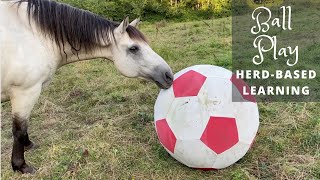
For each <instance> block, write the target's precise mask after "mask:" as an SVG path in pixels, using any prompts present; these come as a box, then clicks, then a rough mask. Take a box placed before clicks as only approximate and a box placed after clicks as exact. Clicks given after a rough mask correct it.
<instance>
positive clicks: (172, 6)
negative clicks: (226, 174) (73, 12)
mask: <svg viewBox="0 0 320 180" xmlns="http://www.w3.org/2000/svg"><path fill="white" fill-rule="evenodd" d="M59 1H61V2H65V3H68V4H71V5H73V6H76V7H79V8H81V9H86V10H89V11H91V12H94V13H97V14H100V15H102V16H104V17H106V18H108V19H112V20H115V21H120V20H122V19H123V18H124V17H125V16H130V17H141V18H142V19H144V20H146V21H151V22H153V21H159V20H162V19H166V20H173V21H188V20H198V19H208V18H212V17H226V16H230V15H231V0H59Z"/></svg>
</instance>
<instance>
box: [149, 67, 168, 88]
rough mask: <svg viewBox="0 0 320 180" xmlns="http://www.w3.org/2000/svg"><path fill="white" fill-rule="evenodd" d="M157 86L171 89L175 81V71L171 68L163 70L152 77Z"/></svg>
mask: <svg viewBox="0 0 320 180" xmlns="http://www.w3.org/2000/svg"><path fill="white" fill-rule="evenodd" d="M152 79H153V81H154V82H155V83H156V84H157V86H158V87H159V88H161V89H169V88H170V87H171V85H172V83H173V73H172V71H171V70H169V71H162V72H161V73H159V74H158V75H157V76H155V77H153V78H152Z"/></svg>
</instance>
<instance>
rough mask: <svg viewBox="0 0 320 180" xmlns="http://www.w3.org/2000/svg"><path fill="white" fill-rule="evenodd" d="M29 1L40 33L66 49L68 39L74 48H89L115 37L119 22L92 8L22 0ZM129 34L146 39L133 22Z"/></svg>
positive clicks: (61, 48)
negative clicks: (85, 8) (114, 33)
mask: <svg viewBox="0 0 320 180" xmlns="http://www.w3.org/2000/svg"><path fill="white" fill-rule="evenodd" d="M22 2H27V3H28V6H27V15H28V18H29V21H30V19H31V18H32V19H33V21H34V22H35V23H36V25H37V26H38V27H39V29H40V31H41V33H42V34H43V35H45V36H48V37H49V38H50V39H52V40H53V41H54V42H55V43H56V44H57V45H58V46H59V48H60V50H63V51H64V46H65V43H66V42H67V43H69V44H70V46H71V48H72V49H73V50H74V51H80V49H84V50H85V51H87V52H89V51H91V50H93V49H94V48H95V47H96V46H97V42H101V40H103V41H104V42H105V43H106V44H108V43H109V42H111V41H112V39H113V38H114V35H113V30H114V29H115V28H116V27H117V26H118V25H119V23H116V22H112V21H108V20H106V19H104V18H102V17H100V16H98V15H96V14H93V13H91V12H89V11H85V10H81V9H78V8H75V7H72V6H69V5H66V4H63V3H58V2H56V1H53V0H20V1H19V6H20V5H21V3H22ZM127 33H128V35H129V37H130V38H132V39H137V40H142V41H146V38H145V36H144V35H143V34H142V33H141V32H140V31H139V30H137V29H136V28H135V27H133V26H129V27H128V28H127Z"/></svg>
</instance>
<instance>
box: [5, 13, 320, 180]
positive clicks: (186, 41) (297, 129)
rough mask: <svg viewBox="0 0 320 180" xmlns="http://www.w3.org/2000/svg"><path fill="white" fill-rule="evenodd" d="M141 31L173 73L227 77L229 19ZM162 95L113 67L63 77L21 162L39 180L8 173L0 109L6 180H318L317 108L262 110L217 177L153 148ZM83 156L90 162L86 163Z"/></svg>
mask: <svg viewBox="0 0 320 180" xmlns="http://www.w3.org/2000/svg"><path fill="white" fill-rule="evenodd" d="M205 22H206V23H204V22H202V21H196V22H188V23H174V24H173V23H166V26H165V27H162V28H161V29H160V31H159V33H158V34H157V33H156V28H155V26H154V25H152V24H148V25H142V27H141V30H142V31H143V32H144V33H145V34H146V35H147V36H148V37H149V39H150V42H151V46H152V47H153V48H154V50H155V51H156V52H158V53H159V54H160V55H161V56H162V57H163V58H164V59H166V60H167V61H168V63H169V64H170V66H171V67H172V68H173V70H174V71H175V72H177V71H179V70H181V69H183V68H186V67H188V66H191V65H195V64H214V65H219V66H223V67H226V68H229V69H230V68H231V62H232V61H231V18H222V19H216V20H210V21H205ZM158 92H159V89H158V88H157V87H156V86H155V85H154V84H152V83H149V82H145V81H142V80H137V79H128V78H125V77H123V76H121V75H120V74H119V73H118V72H117V71H116V69H115V67H114V66H113V65H112V64H111V63H110V62H105V61H103V60H95V61H87V62H81V63H76V64H71V65H68V66H65V67H62V68H61V69H60V70H59V71H58V72H57V74H56V76H55V78H54V80H53V82H52V83H51V85H50V86H49V88H48V89H46V90H45V91H44V92H43V93H42V95H41V98H40V100H39V102H38V104H37V105H36V107H35V108H34V110H33V113H32V116H31V120H30V126H29V134H30V138H31V139H32V140H33V141H34V142H36V143H37V144H39V145H40V147H39V149H37V150H34V151H31V152H27V153H26V159H27V161H28V162H29V163H30V164H31V165H33V166H35V167H37V168H38V171H37V173H36V174H35V175H21V174H19V173H14V172H13V171H12V170H11V167H10V156H11V155H10V153H11V145H12V138H11V118H10V103H5V104H2V115H1V118H2V122H1V129H2V132H1V135H2V140H1V145H2V146H1V150H2V151H1V158H2V160H1V170H2V174H1V178H2V179H61V178H62V179H239V180H243V179H255V178H257V179H281V178H282V179H317V178H318V179H319V178H320V149H319V148H320V147H319V142H320V114H319V111H320V106H319V105H320V104H319V103H268V104H267V103H260V104H259V108H260V116H261V118H260V121H261V126H260V129H259V132H258V136H257V138H256V141H255V144H254V145H253V148H252V149H251V150H250V151H249V152H248V153H247V155H246V156H245V157H244V158H243V159H241V160H240V161H239V162H237V163H236V164H234V165H232V166H231V167H228V168H226V169H223V170H218V171H207V172H205V171H199V170H194V169H190V168H188V167H186V166H184V165H182V164H180V163H179V162H177V161H176V160H174V159H173V158H171V157H170V155H168V154H167V153H166V151H165V150H164V148H163V147H162V146H161V145H160V144H159V141H158V139H157V136H156V132H155V129H154V124H153V106H154V103H155V99H156V97H157V94H158ZM87 152H88V153H87Z"/></svg>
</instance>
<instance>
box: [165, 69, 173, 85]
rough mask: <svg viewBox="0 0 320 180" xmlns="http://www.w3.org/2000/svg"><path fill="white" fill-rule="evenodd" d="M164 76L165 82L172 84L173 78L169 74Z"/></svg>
mask: <svg viewBox="0 0 320 180" xmlns="http://www.w3.org/2000/svg"><path fill="white" fill-rule="evenodd" d="M165 76H166V81H167V82H169V83H172V81H173V77H172V75H171V73H169V72H166V73H165Z"/></svg>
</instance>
